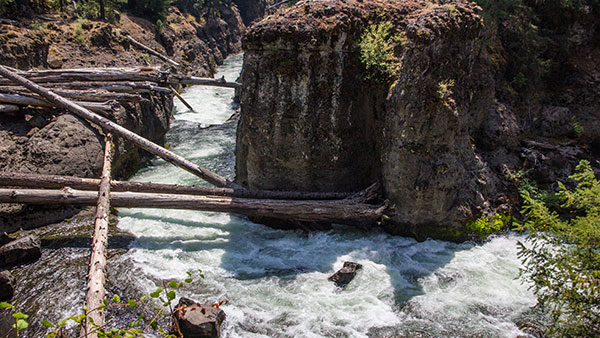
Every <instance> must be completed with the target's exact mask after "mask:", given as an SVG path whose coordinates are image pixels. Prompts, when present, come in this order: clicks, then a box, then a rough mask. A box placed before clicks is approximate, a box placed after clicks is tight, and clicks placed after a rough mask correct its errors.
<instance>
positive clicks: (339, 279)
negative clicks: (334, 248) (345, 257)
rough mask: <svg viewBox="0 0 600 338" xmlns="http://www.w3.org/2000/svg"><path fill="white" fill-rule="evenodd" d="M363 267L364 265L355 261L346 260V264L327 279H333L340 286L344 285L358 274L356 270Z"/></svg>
mask: <svg viewBox="0 0 600 338" xmlns="http://www.w3.org/2000/svg"><path fill="white" fill-rule="evenodd" d="M360 269H362V265H361V264H358V263H354V262H344V266H343V267H342V268H341V269H339V270H338V271H337V272H336V273H334V274H333V275H331V276H330V277H329V278H327V280H329V281H332V282H334V283H335V285H337V286H339V287H344V286H346V285H348V283H350V282H351V281H352V280H353V279H354V277H355V276H356V272H357V271H358V270H360Z"/></svg>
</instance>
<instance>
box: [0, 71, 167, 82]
mask: <svg viewBox="0 0 600 338" xmlns="http://www.w3.org/2000/svg"><path fill="white" fill-rule="evenodd" d="M18 75H19V76H22V77H24V78H26V79H28V80H30V81H32V82H36V83H48V82H50V83H60V82H71V81H150V82H157V83H161V82H162V83H164V82H166V80H167V76H168V73H167V72H163V71H161V70H159V69H158V68H152V67H130V68H80V69H56V70H54V69H50V70H33V71H28V72H19V73H18ZM12 83H13V82H12V81H11V80H8V79H0V85H10V84H12Z"/></svg>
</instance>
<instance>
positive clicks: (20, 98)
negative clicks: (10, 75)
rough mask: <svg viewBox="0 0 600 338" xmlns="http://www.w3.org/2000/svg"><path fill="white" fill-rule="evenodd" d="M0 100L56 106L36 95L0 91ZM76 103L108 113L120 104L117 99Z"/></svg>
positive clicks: (21, 103)
mask: <svg viewBox="0 0 600 338" xmlns="http://www.w3.org/2000/svg"><path fill="white" fill-rule="evenodd" d="M0 102H2V103H9V104H12V105H20V106H32V107H48V108H53V107H57V105H56V104H52V103H49V102H48V101H46V100H42V99H40V98H38V97H34V96H27V95H17V94H3V93H0ZM75 103H76V104H77V105H80V106H81V107H84V108H86V109H89V110H91V111H93V112H96V113H100V114H105V115H110V114H111V113H112V112H115V111H118V110H119V109H120V106H121V105H120V104H119V103H118V102H117V101H107V102H85V101H76V102H75Z"/></svg>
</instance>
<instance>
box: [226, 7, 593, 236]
mask: <svg viewBox="0 0 600 338" xmlns="http://www.w3.org/2000/svg"><path fill="white" fill-rule="evenodd" d="M480 14H481V8H479V7H478V6H477V5H476V4H473V3H469V2H464V1H454V2H452V1H439V2H411V1H403V2H391V1H378V0H363V1H358V0H356V1H354V0H349V1H344V2H340V1H333V0H325V1H318V2H314V1H300V2H298V3H297V4H296V5H294V6H293V7H292V8H290V9H286V10H282V11H280V12H279V13H277V14H276V15H273V16H270V17H268V18H266V19H265V20H263V21H261V22H259V23H258V24H255V25H254V26H253V27H252V29H251V30H250V31H249V32H248V33H247V34H246V36H245V39H244V41H243V44H244V50H245V51H246V54H245V63H244V68H243V73H242V81H243V84H244V91H243V92H242V98H241V107H242V108H241V117H240V122H239V129H238V140H237V150H236V155H237V167H236V172H237V180H238V181H239V182H240V183H242V184H244V185H247V186H249V187H251V188H263V189H286V190H287V189H301V190H307V191H331V190H340V191H356V190H359V189H362V188H364V187H366V186H367V185H369V184H370V183H372V182H373V181H375V180H380V181H381V182H382V185H383V193H384V196H385V198H387V199H389V200H390V202H391V203H392V204H393V205H394V206H395V209H396V213H395V216H393V217H392V219H391V220H390V221H388V222H385V223H384V224H383V227H384V228H385V229H386V230H387V231H389V232H391V233H394V234H402V235H410V236H414V237H417V238H420V239H424V238H427V237H433V238H440V239H448V240H456V241H460V240H465V239H469V238H472V236H480V235H482V234H481V233H477V232H478V230H480V229H475V228H473V221H474V220H476V219H478V218H480V217H492V216H493V215H505V214H510V213H511V208H513V207H515V206H516V204H515V203H518V196H517V195H516V193H515V192H516V190H515V188H514V185H513V183H514V182H511V179H514V176H511V175H512V174H514V173H515V172H517V171H519V170H523V169H527V167H526V165H527V160H528V156H529V157H530V156H539V157H540V159H541V158H542V157H543V155H539V150H535V149H533V150H532V148H535V147H538V148H536V149H539V147H542V148H543V147H544V146H543V144H547V143H546V142H548V140H547V139H540V138H539V136H541V135H540V133H537V132H536V129H535V128H532V126H531V124H529V121H530V120H528V119H526V118H523V116H524V115H525V114H522V113H520V112H516V110H518V109H522V108H520V107H514V106H512V105H511V104H510V103H512V101H511V102H510V103H506V102H505V103H501V101H500V102H499V101H498V99H497V92H498V87H499V84H498V81H499V79H498V73H499V72H500V70H501V67H500V66H499V65H498V62H499V61H498V55H497V54H494V46H495V45H493V42H494V41H493V39H494V38H497V37H494V36H493V33H491V32H490V30H491V29H490V28H489V27H486V26H485V24H484V21H483V19H482V17H481V15H480ZM383 23H388V24H389V27H390V29H391V31H390V33H389V36H390V44H391V48H392V50H393V54H394V59H395V60H396V61H395V62H396V63H397V67H396V68H395V71H394V73H393V75H391V76H390V77H388V78H383V79H382V78H381V77H379V78H377V77H372V76H370V75H371V74H370V72H371V70H369V69H368V68H367V67H365V62H364V57H363V60H362V62H361V47H360V46H359V45H360V42H361V39H363V38H364V36H365V32H367V31H369V30H370V29H372V27H376V26H377V25H380V24H383ZM491 35H492V36H491ZM496 47H498V46H496ZM543 109H547V108H543ZM553 109H556V108H553ZM594 111H595V113H592V114H591V115H594V114H596V115H595V116H596V117H594V118H591V119H588V120H590V121H593V123H591V124H590V123H587V122H586V127H585V128H583V129H584V130H588V129H587V128H588V127H590V126H593V125H594V123H597V122H598V119H599V118H600V117H599V116H597V115H598V112H597V109H596V110H594ZM542 115H543V116H544V118H545V119H550V118H551V116H552V115H551V114H550V115H549V114H542ZM589 115H590V114H589V113H588V115H586V116H588V117H589ZM549 116H550V117H549ZM567 128H568V127H567ZM540 132H541V133H543V131H540ZM580 136H581V135H580ZM569 137H573V136H572V135H571V136H569V135H563V136H562V138H556V139H555V140H553V141H552V142H551V143H552V144H554V145H553V146H554V147H558V148H556V149H559V148H560V149H561V151H564V148H561V146H560V144H562V143H560V142H563V143H564V142H565V141H568V140H565V138H569ZM533 139H535V140H537V141H532V140H533ZM532 142H533V143H532ZM568 142H571V143H570V144H571V145H573V146H575V148H577V149H576V150H574V151H575V152H578V154H583V153H585V151H584V150H585V148H586V147H587V146H586V144H587V145H590V144H593V142H594V141H590V140H589V139H587V140H585V135H584V137H583V138H581V139H578V140H576V141H573V140H572V139H571V140H570V141H568ZM540 144H542V145H541V146H540ZM556 144H558V145H556ZM575 144H577V145H575ZM582 149H583V150H582ZM588 149H589V147H588ZM536 151H537V153H536ZM557 151H558V150H557ZM532 154H534V155H532ZM536 154H537V155H536ZM587 155H593V154H590V152H588V153H587ZM576 159H577V158H576V157H573V158H568V159H567V161H568V162H570V163H571V164H572V163H573V162H576ZM571 164H569V165H571ZM561 170H562V169H561V168H558V167H557V166H556V165H555V166H554V167H552V169H550V171H552V172H554V173H556V172H561ZM558 176H559V177H560V175H558ZM511 177H512V178H511ZM554 177H557V175H554Z"/></svg>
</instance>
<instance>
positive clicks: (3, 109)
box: [0, 104, 20, 113]
mask: <svg viewBox="0 0 600 338" xmlns="http://www.w3.org/2000/svg"><path fill="white" fill-rule="evenodd" d="M19 109H20V108H19V106H15V105H14V104H0V113H16V112H18V111H19Z"/></svg>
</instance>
